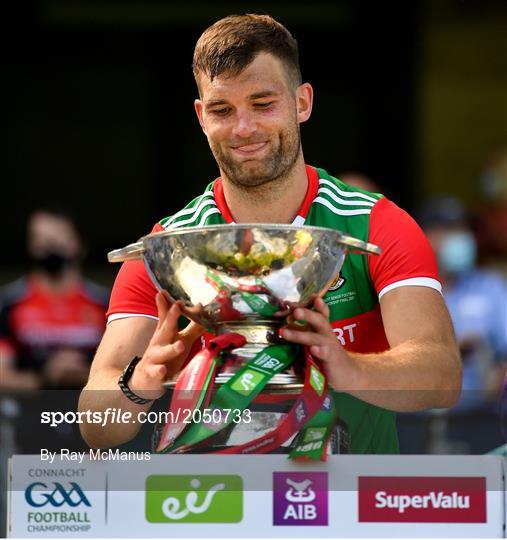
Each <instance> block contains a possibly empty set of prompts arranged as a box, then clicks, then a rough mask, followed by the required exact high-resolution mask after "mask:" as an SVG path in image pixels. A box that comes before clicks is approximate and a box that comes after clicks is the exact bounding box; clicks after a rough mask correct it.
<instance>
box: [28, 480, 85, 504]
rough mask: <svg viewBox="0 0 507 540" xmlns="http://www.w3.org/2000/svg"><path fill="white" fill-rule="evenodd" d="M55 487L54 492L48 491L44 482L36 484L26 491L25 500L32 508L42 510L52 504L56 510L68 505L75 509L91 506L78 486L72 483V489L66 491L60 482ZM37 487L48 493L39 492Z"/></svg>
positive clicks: (55, 483)
mask: <svg viewBox="0 0 507 540" xmlns="http://www.w3.org/2000/svg"><path fill="white" fill-rule="evenodd" d="M53 485H54V486H55V487H54V489H53V490H52V491H50V490H49V489H48V486H47V485H46V484H43V483H42V482H34V483H33V484H30V485H29V486H28V487H27V488H26V489H25V500H26V502H27V503H28V504H29V505H30V506H34V507H35V508H40V507H42V506H46V504H50V505H51V506H54V507H56V508H59V507H60V506H63V505H64V504H67V505H69V506H72V507H73V508H75V507H76V506H79V505H80V504H84V505H85V506H91V504H90V501H89V500H88V498H87V497H86V495H85V494H84V492H83V490H82V489H81V488H80V487H79V486H78V484H76V482H70V486H71V489H69V490H66V489H65V488H64V487H63V486H62V484H60V482H53ZM37 487H42V488H44V489H45V490H46V491H41V490H37V489H36V488H37Z"/></svg>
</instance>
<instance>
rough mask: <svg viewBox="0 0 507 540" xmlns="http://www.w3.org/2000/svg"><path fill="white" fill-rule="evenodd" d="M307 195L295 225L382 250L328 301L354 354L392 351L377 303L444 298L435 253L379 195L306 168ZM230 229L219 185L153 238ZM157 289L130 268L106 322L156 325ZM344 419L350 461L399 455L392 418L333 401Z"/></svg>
mask: <svg viewBox="0 0 507 540" xmlns="http://www.w3.org/2000/svg"><path fill="white" fill-rule="evenodd" d="M307 176H308V189H307V192H306V196H305V199H304V201H303V204H302V205H301V208H300V209H299V211H298V214H297V216H296V218H295V219H294V221H293V224H295V225H303V224H304V225H316V226H320V227H329V228H332V229H337V230H340V231H342V232H344V233H346V234H349V235H351V236H354V237H356V238H359V239H361V240H364V241H367V242H371V243H373V244H376V245H378V246H380V247H381V248H382V255H380V256H378V257H376V256H364V255H356V254H349V255H347V257H346V259H345V263H344V265H343V267H342V269H341V271H340V275H339V276H338V277H337V279H336V280H335V281H334V283H333V284H332V285H331V286H330V288H329V290H328V291H327V292H326V293H325V295H324V300H325V301H326V303H327V305H328V306H329V309H330V322H331V325H332V327H333V331H334V332H335V334H336V338H337V339H338V341H339V342H340V343H341V344H342V345H343V347H345V349H347V350H349V351H354V352H364V353H371V352H382V351H385V350H387V349H388V348H389V343H388V341H387V338H386V335H385V332H384V327H383V324H382V316H381V313H380V304H379V299H380V298H381V297H382V296H383V295H384V294H386V293H388V292H389V291H390V290H392V289H395V288H397V287H402V286H406V285H412V286H424V287H431V288H434V289H437V290H440V283H439V281H438V275H437V265H436V261H435V257H434V255H433V251H432V249H431V247H430V245H429V243H428V241H427V240H426V238H425V236H424V234H423V232H422V231H421V229H420V228H419V227H418V226H417V224H416V223H415V221H414V220H413V219H412V218H411V217H410V216H409V215H408V214H407V213H406V212H404V211H403V210H401V209H400V208H399V207H398V206H396V205H395V204H394V203H392V202H391V201H389V200H388V199H387V198H385V197H383V196H382V195H380V194H377V193H369V192H367V191H364V190H361V189H359V188H356V187H351V186H349V185H347V184H345V183H343V182H341V181H340V180H338V179H336V178H333V177H332V176H330V175H329V174H328V173H327V172H326V171H324V170H323V169H318V168H314V167H310V166H307ZM225 223H233V218H232V214H231V212H230V210H229V208H228V207H227V203H226V200H225V197H224V192H223V186H222V180H221V179H220V178H219V179H217V180H215V181H214V182H211V183H210V184H209V185H208V186H207V187H206V190H205V191H204V193H203V194H202V195H200V196H199V197H197V198H195V199H194V200H193V201H191V202H190V203H189V204H188V205H187V206H186V207H185V208H183V209H182V210H180V211H179V212H177V213H176V214H174V215H172V216H171V217H168V218H165V219H163V220H161V221H160V222H159V223H157V224H156V225H155V227H154V229H153V231H154V232H155V231H162V230H173V229H179V228H182V227H194V226H206V225H219V224H225ZM155 294H156V289H155V287H154V285H153V283H152V281H151V279H150V278H149V277H148V275H147V272H146V269H145V267H144V264H143V263H142V262H141V261H133V262H128V263H125V264H124V265H123V266H122V268H121V270H120V272H119V273H118V277H117V279H116V282H115V285H114V287H113V291H112V294H111V302H110V306H109V312H108V317H109V321H111V320H114V319H118V318H124V317H132V316H147V317H153V318H156V317H157V308H156V305H155ZM335 400H336V404H337V407H338V411H339V413H340V417H341V418H342V419H343V420H344V421H345V422H346V423H347V425H348V427H349V433H350V439H351V451H352V452H353V453H396V452H398V439H397V434H396V418H395V414H394V413H393V412H392V411H387V410H385V409H382V408H379V407H376V406H374V405H370V404H369V403H366V402H364V401H361V400H359V399H356V398H354V397H353V396H350V395H348V394H343V393H340V394H338V393H337V394H335Z"/></svg>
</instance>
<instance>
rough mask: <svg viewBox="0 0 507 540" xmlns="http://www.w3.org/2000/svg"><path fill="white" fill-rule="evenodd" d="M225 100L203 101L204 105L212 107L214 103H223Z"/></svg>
mask: <svg viewBox="0 0 507 540" xmlns="http://www.w3.org/2000/svg"><path fill="white" fill-rule="evenodd" d="M226 103H227V101H225V99H212V100H211V101H207V102H206V103H205V106H206V107H214V106H215V105H225V104H226Z"/></svg>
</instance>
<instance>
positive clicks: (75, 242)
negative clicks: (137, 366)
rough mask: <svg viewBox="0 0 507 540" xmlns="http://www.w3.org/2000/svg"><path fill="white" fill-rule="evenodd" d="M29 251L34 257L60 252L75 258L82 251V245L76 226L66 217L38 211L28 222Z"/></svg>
mask: <svg viewBox="0 0 507 540" xmlns="http://www.w3.org/2000/svg"><path fill="white" fill-rule="evenodd" d="M28 251H29V253H30V255H32V256H33V257H44V256H46V255H48V254H49V253H58V254H59V255H61V256H63V257H66V258H75V257H77V256H78V255H79V253H80V251H81V245H80V241H79V238H78V236H77V234H76V232H75V231H74V228H73V227H72V225H71V224H70V223H69V222H68V221H67V220H66V219H65V218H63V217H60V216H56V215H53V214H49V213H46V212H37V213H36V214H34V215H33V216H32V217H31V218H30V221H29V223H28Z"/></svg>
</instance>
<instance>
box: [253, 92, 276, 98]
mask: <svg viewBox="0 0 507 540" xmlns="http://www.w3.org/2000/svg"><path fill="white" fill-rule="evenodd" d="M277 95H278V92H275V91H274V90H263V91H262V92H256V93H255V94H251V95H250V96H248V97H249V98H250V99H260V98H265V97H273V96H277Z"/></svg>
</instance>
